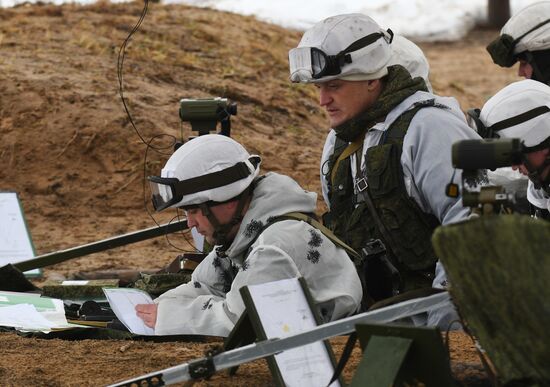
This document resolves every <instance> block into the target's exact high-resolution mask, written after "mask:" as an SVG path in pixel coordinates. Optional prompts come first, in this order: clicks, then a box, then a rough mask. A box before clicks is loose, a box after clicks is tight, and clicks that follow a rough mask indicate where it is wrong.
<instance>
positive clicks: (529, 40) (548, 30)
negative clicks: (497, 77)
mask: <svg viewBox="0 0 550 387" xmlns="http://www.w3.org/2000/svg"><path fill="white" fill-rule="evenodd" d="M487 51H489V54H490V55H491V57H492V59H493V62H495V63H496V64H498V65H499V66H502V67H512V66H513V65H514V64H515V63H516V62H518V61H519V68H518V75H519V76H522V77H524V78H527V79H534V80H536V81H539V82H542V83H546V84H549V83H550V1H541V2H538V3H535V4H531V5H529V6H527V7H525V8H523V9H522V10H521V11H519V12H518V13H516V14H515V15H514V16H512V17H511V18H510V20H508V22H506V24H505V25H504V27H502V30H501V31H500V36H499V37H498V38H497V39H495V40H494V41H493V42H491V43H490V44H489V45H488V46H487Z"/></svg>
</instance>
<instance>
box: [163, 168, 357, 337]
mask: <svg viewBox="0 0 550 387" xmlns="http://www.w3.org/2000/svg"><path fill="white" fill-rule="evenodd" d="M316 197H317V195H316V194H315V193H313V192H307V191H304V190H303V189H302V188H301V187H300V186H299V185H298V184H297V183H296V182H295V181H294V180H292V179H291V178H289V177H287V176H283V175H279V174H276V173H268V174H266V175H265V177H263V178H260V180H259V181H258V183H257V186H256V188H255V189H254V193H253V197H252V201H251V203H250V207H249V209H248V211H247V212H246V214H245V216H244V218H243V221H242V223H241V226H240V228H239V231H238V234H237V236H236V238H235V240H234V241H233V243H232V244H231V246H230V247H229V248H228V249H227V251H226V255H227V257H225V258H224V257H219V256H218V254H216V252H215V250H214V251H213V252H211V253H210V254H209V255H208V256H207V257H206V258H205V259H204V261H203V262H201V264H200V265H199V266H198V267H197V268H196V269H195V271H194V272H193V275H192V279H191V281H190V282H189V283H187V284H184V285H181V286H179V287H177V288H175V289H172V290H170V291H168V292H166V293H164V294H162V295H161V296H160V297H159V298H157V299H156V300H155V302H156V303H157V304H158V315H157V323H156V326H155V334H157V335H171V334H198V335H212V336H227V335H228V334H229V332H230V331H231V329H232V328H233V327H234V324H235V323H236V321H237V320H238V318H239V317H240V315H241V314H242V312H243V311H244V304H243V301H242V299H241V296H240V293H239V289H240V288H241V287H242V286H245V285H253V284H258V283H265V282H270V281H275V280H280V279H286V278H292V277H299V276H301V277H304V278H305V280H306V282H307V284H308V286H309V288H310V290H311V293H312V296H313V298H314V300H315V302H316V304H317V305H319V310H320V312H321V315H322V317H323V318H324V319H326V320H335V319H338V318H341V317H345V316H347V315H350V314H353V313H354V312H355V311H356V310H357V309H358V308H359V305H360V302H361V297H362V289H361V283H360V280H359V277H358V275H357V272H356V269H355V267H354V265H353V263H352V262H351V260H350V258H349V257H348V256H347V254H346V253H345V252H344V250H342V249H341V248H338V247H336V246H335V245H334V244H333V243H332V242H331V241H330V240H329V239H327V238H326V237H325V236H324V235H323V234H322V233H321V232H320V231H318V230H316V229H315V228H313V227H312V226H310V225H308V224H307V223H305V222H300V221H296V220H283V221H278V222H275V223H273V224H272V225H271V226H269V227H267V228H266V229H265V230H264V231H263V232H261V234H260V235H259V237H257V234H258V233H259V232H260V231H261V230H262V229H263V227H264V225H266V224H267V223H268V220H269V219H270V218H272V217H277V216H280V215H284V214H287V213H289V212H294V211H298V212H314V211H315V205H316ZM255 238H256V239H255ZM254 239H255V240H254ZM252 242H253V243H252ZM251 243H252V245H251Z"/></svg>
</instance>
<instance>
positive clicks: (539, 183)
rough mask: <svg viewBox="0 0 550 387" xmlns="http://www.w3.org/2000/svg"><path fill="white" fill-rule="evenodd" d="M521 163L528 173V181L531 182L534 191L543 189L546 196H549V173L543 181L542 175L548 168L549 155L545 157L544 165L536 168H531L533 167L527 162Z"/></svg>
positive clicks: (549, 162)
mask: <svg viewBox="0 0 550 387" xmlns="http://www.w3.org/2000/svg"><path fill="white" fill-rule="evenodd" d="M523 163H524V164H525V167H526V168H527V171H528V172H529V175H528V176H529V179H530V180H531V181H532V182H533V185H534V186H535V189H541V188H542V189H543V190H544V191H545V192H546V193H547V194H549V195H550V172H549V173H548V174H547V175H546V177H545V178H544V179H543V178H542V174H543V173H544V170H545V169H546V168H547V167H548V166H550V154H549V155H547V156H546V159H545V160H544V163H542V165H541V166H540V167H538V168H535V167H533V165H532V164H531V163H530V162H529V160H527V158H525V159H524V161H523Z"/></svg>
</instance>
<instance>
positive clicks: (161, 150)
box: [117, 0, 194, 252]
mask: <svg viewBox="0 0 550 387" xmlns="http://www.w3.org/2000/svg"><path fill="white" fill-rule="evenodd" d="M144 1H145V2H144V5H143V9H142V11H141V14H140V17H139V20H138V21H137V23H136V24H135V26H134V27H133V28H132V30H131V31H130V33H129V34H128V36H127V37H126V39H125V40H124V42H123V43H122V45H121V46H120V49H119V51H118V58H117V77H118V90H119V95H120V99H121V100H122V105H123V106H124V111H125V112H126V115H127V116H128V120H129V122H130V124H131V125H132V128H133V129H134V131H135V132H136V134H137V135H138V137H139V139H140V140H141V142H143V143H144V144H145V146H146V148H145V154H144V158H143V184H142V188H143V191H142V193H143V206H144V208H145V211H146V212H147V214H148V215H149V217H150V218H151V219H152V220H153V222H154V223H155V224H156V225H157V226H159V227H160V224H159V223H158V222H157V220H156V219H155V218H154V216H153V214H152V213H151V211H150V210H149V208H148V207H147V203H148V198H147V197H146V181H147V156H148V153H149V149H152V150H154V151H156V152H158V153H160V154H162V155H171V154H172V151H173V149H174V146H175V144H176V142H177V139H176V137H175V136H172V135H169V134H157V135H155V136H153V137H151V138H150V139H149V141H146V140H145V139H144V138H143V136H142V135H141V133H140V132H139V130H138V128H137V127H136V125H135V122H134V120H133V118H132V115H131V113H130V109H129V108H128V105H127V104H126V100H125V99H124V78H123V70H124V59H125V58H126V47H127V46H128V44H129V42H130V39H131V38H132V36H133V35H134V34H135V33H136V32H137V31H138V30H139V28H140V26H141V23H142V22H143V20H144V19H145V16H146V15H147V11H148V9H149V0H144ZM181 131H182V138H183V125H182V128H181ZM162 137H168V138H171V141H170V144H169V145H165V146H162V145H161V146H153V145H152V143H153V141H155V140H156V139H159V138H162ZM167 149H170V150H171V151H170V152H166V150H167ZM174 219H178V220H181V215H180V214H179V212H176V216H175V217H173V218H172V219H171V220H170V222H169V223H171V222H173V221H174ZM188 234H189V230H187V231H185V232H182V235H183V237H184V238H185V240H186V241H187V243H188V244H190V245H191V246H194V244H193V243H191V242H190V240H189V238H188V236H187V235H188ZM165 237H166V241H167V242H168V244H169V245H170V246H172V247H174V248H175V249H177V250H180V251H183V252H193V251H189V250H185V249H182V248H180V247H177V246H176V245H174V244H173V243H172V242H171V241H170V239H169V238H168V234H166V235H165Z"/></svg>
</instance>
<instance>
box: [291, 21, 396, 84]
mask: <svg viewBox="0 0 550 387" xmlns="http://www.w3.org/2000/svg"><path fill="white" fill-rule="evenodd" d="M371 34H381V37H380V39H376V40H375V41H374V42H372V43H370V44H368V45H366V46H364V47H362V48H360V49H358V50H355V51H353V52H350V56H351V59H352V61H351V63H345V64H344V65H343V66H342V67H341V73H340V74H336V75H327V76H323V77H321V78H317V79H314V78H313V77H312V72H311V67H310V66H311V63H305V62H307V60H300V55H298V54H299V53H300V51H302V50H304V49H308V48H314V49H317V50H320V51H322V52H323V53H324V54H326V55H337V54H338V53H340V52H342V51H343V50H345V49H346V48H348V47H349V46H350V45H352V44H353V43H355V42H357V41H358V40H360V39H361V38H365V37H367V36H369V35H371ZM391 39H392V35H391V33H389V32H387V31H384V30H383V29H382V28H381V27H380V26H379V25H378V24H377V23H376V22H375V21H374V20H373V19H372V18H370V17H369V16H367V15H363V14H359V13H352V14H344V15H338V16H333V17H329V18H327V19H325V20H323V21H321V22H319V23H317V24H315V25H314V26H313V27H311V28H310V29H309V30H307V31H306V32H305V33H304V35H303V36H302V40H300V43H299V44H298V47H297V48H294V49H292V50H290V51H289V62H290V63H289V64H290V79H291V80H292V81H293V82H304V83H320V82H326V81H329V80H331V79H346V80H367V79H378V78H382V77H383V76H385V75H386V74H387V73H388V70H387V64H388V61H389V60H390V57H391V45H390V42H391ZM301 49H302V50H301Z"/></svg>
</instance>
